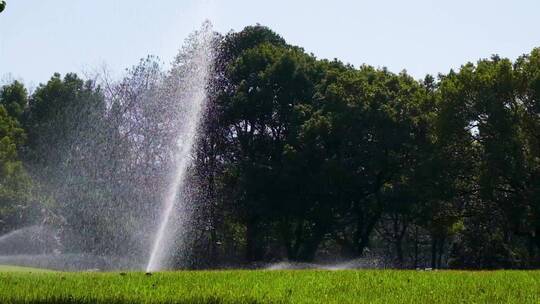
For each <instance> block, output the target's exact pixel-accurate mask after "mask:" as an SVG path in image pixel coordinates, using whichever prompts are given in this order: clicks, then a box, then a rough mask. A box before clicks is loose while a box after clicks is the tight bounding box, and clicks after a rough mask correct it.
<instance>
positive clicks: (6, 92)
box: [0, 81, 28, 121]
mask: <svg viewBox="0 0 540 304" xmlns="http://www.w3.org/2000/svg"><path fill="white" fill-rule="evenodd" d="M0 105H3V106H4V108H5V109H6V110H7V112H8V114H9V115H10V116H11V117H14V118H15V119H16V120H18V121H22V118H23V117H22V115H23V112H24V110H25V108H26V107H27V105H28V91H27V90H26V88H25V87H24V85H23V84H22V83H20V82H19V81H14V82H13V83H12V84H9V85H5V86H3V87H2V88H1V89H0Z"/></svg>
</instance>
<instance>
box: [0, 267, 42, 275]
mask: <svg viewBox="0 0 540 304" xmlns="http://www.w3.org/2000/svg"><path fill="white" fill-rule="evenodd" d="M2 272H51V270H47V269H42V268H30V267H21V266H7V265H0V273H2Z"/></svg>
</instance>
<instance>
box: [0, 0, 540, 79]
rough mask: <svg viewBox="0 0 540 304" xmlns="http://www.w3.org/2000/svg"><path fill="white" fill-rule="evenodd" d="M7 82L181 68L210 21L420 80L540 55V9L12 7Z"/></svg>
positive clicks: (279, 3) (3, 58) (106, 1)
mask: <svg viewBox="0 0 540 304" xmlns="http://www.w3.org/2000/svg"><path fill="white" fill-rule="evenodd" d="M6 2H7V7H6V10H5V11H4V12H3V13H1V14H0V82H1V81H2V80H3V81H4V82H5V81H8V80H10V79H19V80H22V81H24V82H25V83H26V84H27V85H29V86H31V87H35V86H36V85H38V84H39V83H43V82H46V81H47V80H48V79H49V78H50V77H51V75H52V74H53V73H54V72H59V73H62V74H65V73H67V72H77V73H80V74H83V75H84V74H91V73H93V72H95V71H98V70H101V69H103V68H104V67H106V69H107V70H109V71H110V73H111V74H112V75H113V77H119V76H121V75H122V73H123V71H124V70H125V69H126V68H128V67H130V66H132V65H135V64H137V63H138V61H139V59H140V58H143V57H146V56H147V55H156V56H159V57H160V58H161V59H162V61H164V62H165V63H167V62H171V61H172V59H173V57H174V56H175V54H176V53H177V52H178V49H179V48H180V47H181V45H182V42H183V40H184V39H185V38H186V37H187V36H188V35H189V33H191V32H192V31H194V30H196V29H197V28H198V27H199V26H200V25H201V24H202V22H203V21H204V20H206V19H208V20H211V21H212V23H213V24H214V28H215V30H217V31H219V32H222V33H226V32H228V31H230V30H235V31H239V30H241V29H242V28H243V27H245V26H246V25H253V24H256V23H260V24H262V25H266V26H269V27H270V28H272V29H273V30H274V31H276V32H277V33H279V34H280V35H281V36H283V37H284V38H285V39H286V40H287V42H289V43H291V44H294V45H299V46H301V47H303V48H304V49H305V50H306V51H307V52H310V53H313V54H314V55H316V56H317V57H319V58H328V59H333V58H338V59H340V60H342V61H344V62H347V63H351V64H353V65H355V66H359V65H361V64H364V63H365V64H369V65H373V66H376V67H387V68H388V69H389V70H391V71H393V72H400V71H402V70H403V69H406V70H407V72H409V73H410V74H411V75H413V76H414V77H415V78H423V77H424V76H425V75H426V74H432V75H437V74H438V73H447V72H448V71H449V70H450V69H451V68H453V69H458V68H459V67H460V66H461V65H462V64H464V63H466V62H469V61H473V62H474V61H477V60H478V59H480V58H487V57H489V56H491V55H492V54H499V55H500V56H502V57H508V58H511V59H515V58H517V57H518V56H520V55H522V54H524V53H528V52H530V51H531V50H532V49H533V48H534V47H540V18H539V17H538V13H539V12H540V1H538V0H513V1H511V0H508V1H500V0H467V1H465V0H453V1H442V0H441V1H436V0H408V1H404V0H377V1H375V0H369V1H368V0H356V1H354V0H333V1H330V0H310V1H309V0H296V1H295V0H265V1H262V0H251V1H249V0H6Z"/></svg>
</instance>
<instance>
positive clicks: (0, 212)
mask: <svg viewBox="0 0 540 304" xmlns="http://www.w3.org/2000/svg"><path fill="white" fill-rule="evenodd" d="M215 41H216V48H217V49H218V52H217V53H218V54H219V55H218V56H217V57H216V59H215V64H214V67H213V73H212V74H213V75H212V80H213V81H212V84H211V85H210V86H209V88H208V94H209V96H208V97H209V105H208V107H207V109H206V115H205V119H204V122H203V124H202V126H201V131H200V136H199V138H198V143H197V145H196V147H195V149H194V153H193V159H194V162H193V166H192V168H191V171H190V175H189V179H190V181H191V183H190V184H191V185H192V186H191V187H190V189H189V191H185V192H186V195H189V196H190V197H191V199H192V200H193V201H194V202H195V203H194V205H195V206H196V210H195V212H194V214H195V215H196V216H195V217H194V219H193V220H194V221H197V222H198V225H196V226H194V227H197V228H198V231H193V235H194V237H193V239H192V240H191V241H192V244H191V245H192V247H193V249H194V250H193V252H192V254H193V259H192V260H193V261H194V263H195V264H194V266H223V265H225V264H227V263H254V262H268V261H277V260H283V259H288V260H291V261H305V262H309V261H314V260H325V259H336V258H339V259H353V258H366V259H369V260H372V261H376V262H377V263H378V265H380V266H391V267H403V268H408V267H410V268H412V267H434V268H441V267H450V268H503V267H504V268H532V267H538V266H540V49H534V50H533V51H532V52H531V53H530V54H527V55H524V56H522V57H520V58H518V59H517V60H515V61H514V62H512V61H510V60H508V59H504V58H500V57H498V56H492V57H491V58H490V59H483V60H480V61H478V62H477V63H476V64H472V63H468V64H465V65H463V66H462V67H461V69H460V70H459V71H450V72H449V73H447V74H440V75H438V77H437V79H435V78H434V77H432V76H429V75H428V76H426V77H425V79H423V80H421V81H419V80H415V79H414V78H412V77H411V76H409V75H408V74H407V73H406V72H401V73H399V74H395V73H392V72H390V71H388V70H386V69H384V68H383V69H376V68H373V67H371V66H367V65H363V66H360V67H354V66H351V65H347V64H343V63H342V62H340V61H338V60H333V61H329V60H320V59H317V58H315V57H314V56H313V55H312V54H307V53H306V52H305V51H304V50H303V49H301V48H299V47H296V46H292V45H289V44H287V43H286V41H285V40H284V39H282V38H281V37H280V36H279V35H277V34H275V33H274V32H272V31H271V30H270V29H268V28H266V27H263V26H251V27H246V28H245V29H244V30H242V31H240V32H231V33H229V34H227V35H225V36H220V35H218V34H216V36H215ZM183 52H184V53H186V52H189V48H186V49H185V50H183ZM173 66H174V67H173V68H172V70H171V71H167V72H162V71H161V67H160V65H159V64H157V63H156V62H155V60H154V59H152V58H149V59H147V60H143V61H141V63H140V65H139V66H137V67H135V68H133V69H132V70H130V71H129V73H128V75H127V76H126V77H125V79H123V80H121V81H119V82H118V83H112V84H111V83H109V84H102V85H96V83H95V82H93V81H84V80H82V79H80V78H79V77H78V76H76V75H74V74H68V75H66V76H65V77H64V78H61V77H60V75H54V76H53V77H52V78H51V80H50V81H49V82H48V83H46V84H44V85H41V86H39V87H38V88H37V89H36V90H35V91H34V92H32V94H28V92H27V91H26V89H25V88H24V86H23V85H22V84H21V83H19V82H13V83H12V84H8V85H5V86H4V87H2V89H1V91H0V141H1V146H0V231H7V230H9V229H10V228H13V227H17V226H18V225H19V226H20V225H21V223H23V222H24V221H23V218H24V220H25V221H26V220H27V219H26V218H27V217H28V218H30V217H31V214H32V213H33V212H34V213H36V212H35V211H32V210H35V209H39V210H40V211H39V212H38V213H41V215H40V216H43V213H44V212H45V213H47V214H48V213H50V215H47V216H46V218H48V219H51V218H52V220H51V221H53V222H54V221H60V222H71V223H73V224H76V225H81V228H84V229H85V231H86V232H87V233H88V234H89V235H92V236H93V238H92V242H90V243H88V244H86V246H87V247H88V248H89V249H91V248H99V247H100V246H103V247H104V248H108V249H109V250H112V251H113V252H116V253H122V250H123V251H127V252H132V251H136V250H141V249H140V248H136V247H137V246H136V245H133V246H132V247H129V248H124V249H122V248H116V247H115V246H114V244H118V243H119V242H117V241H115V239H114V235H115V234H116V235H118V231H119V230H122V229H123V230H129V231H133V230H137V227H133V225H135V224H134V223H137V221H133V220H131V219H133V218H135V217H137V216H138V215H137V213H136V212H134V211H135V210H139V211H140V208H141V207H140V206H141V205H144V206H145V208H155V207H156V206H159V205H156V203H154V204H149V203H148V202H156V201H159V200H160V194H159V193H160V191H162V190H163V189H162V188H160V187H159V185H162V184H164V179H166V176H167V175H166V174H160V172H167V171H168V170H169V169H168V168H169V167H170V161H171V160H170V157H171V151H172V150H171V149H173V148H171V147H170V146H168V145H170V138H171V137H173V136H174V134H172V133H171V132H174V129H175V124H176V123H179V122H177V121H174V120H171V119H170V117H169V116H168V115H165V114H166V113H170V112H171V111H174V109H173V108H172V105H173V104H174V103H173V102H171V100H169V99H168V98H166V96H171V95H170V94H169V93H170V90H171V88H172V87H175V88H177V87H178V86H179V85H180V84H179V82H177V80H178V79H181V77H182V76H181V75H182V73H183V72H182V71H184V70H185V69H186V64H185V63H184V62H183V61H182V56H179V57H178V58H177V59H176V64H175V65H173ZM180 86H181V85H180ZM180 90H181V88H180ZM164 113H165V114H164ZM158 135H159V136H158ZM39 189H47V190H49V192H47V191H38V190H39ZM96 189H99V190H96ZM44 192H45V194H44ZM36 193H39V195H38V194H36ZM66 204H69V205H70V206H71V207H72V208H67V209H68V210H76V212H74V213H63V214H62V213H61V212H58V211H56V210H58V209H57V206H59V205H66ZM36 205H39V207H35V206H36ZM118 205H123V206H124V208H115V207H116V206H118ZM32 206H34V207H32ZM89 208H90V210H95V209H101V210H111V212H112V215H113V216H111V217H104V218H99V217H98V218H96V217H95V214H96V213H95V212H90V211H88V210H89ZM25 210H30V211H25ZM113 210H117V211H113ZM85 211H88V212H85ZM34 217H36V215H34ZM120 219H121V220H120ZM89 227H92V229H89ZM201 227H203V229H202V230H201V229H200V228H201ZM133 243H134V244H135V243H136V240H133ZM111 248H112V249H111ZM100 252H102V251H100ZM127 252H123V254H127Z"/></svg>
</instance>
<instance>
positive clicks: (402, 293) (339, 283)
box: [0, 270, 540, 303]
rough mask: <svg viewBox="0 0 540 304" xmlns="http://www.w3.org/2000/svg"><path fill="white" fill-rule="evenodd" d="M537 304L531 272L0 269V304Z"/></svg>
mask: <svg viewBox="0 0 540 304" xmlns="http://www.w3.org/2000/svg"><path fill="white" fill-rule="evenodd" d="M1 271H4V270H1ZM539 302H540V272H535V271H496V272H458V271H432V272H419V271H393V270H369V271H353V270H347V271H317V270H296V271H180V272H164V273H155V274H152V275H150V276H149V275H145V274H144V273H139V272H130V273H82V272H79V273H65V272H44V273H38V272H32V273H29V272H20V271H15V272H0V303H539Z"/></svg>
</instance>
